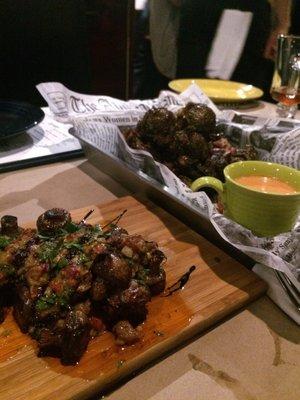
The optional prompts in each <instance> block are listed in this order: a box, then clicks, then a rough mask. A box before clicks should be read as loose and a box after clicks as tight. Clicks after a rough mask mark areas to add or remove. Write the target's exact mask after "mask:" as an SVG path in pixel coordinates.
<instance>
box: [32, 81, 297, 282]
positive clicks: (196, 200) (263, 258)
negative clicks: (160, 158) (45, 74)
mask: <svg viewBox="0 0 300 400" xmlns="http://www.w3.org/2000/svg"><path fill="white" fill-rule="evenodd" d="M37 88H38V90H39V91H40V93H41V94H42V96H43V97H44V98H45V100H46V101H47V103H48V105H49V107H50V109H51V111H52V112H53V113H54V115H55V117H56V118H57V119H58V120H59V121H63V122H69V123H70V122H71V123H72V124H73V126H74V129H75V135H76V137H78V138H79V139H82V140H83V141H85V142H87V143H89V144H91V145H92V146H94V147H96V148H97V149H99V150H101V151H102V152H104V153H106V154H109V155H113V156H115V157H118V158H119V159H121V160H122V161H124V162H125V163H127V164H128V165H129V166H130V167H131V168H132V169H134V170H135V171H136V172H137V173H138V172H140V171H142V172H143V173H144V174H146V175H147V176H149V177H151V178H152V179H155V180H156V181H157V182H159V183H160V184H161V185H162V186H166V187H167V188H168V191H170V192H171V193H172V194H173V195H175V196H176V197H177V198H179V199H180V200H181V201H183V202H185V203H186V204H188V205H189V206H190V207H192V208H193V209H194V210H195V211H196V212H197V213H199V214H201V215H202V216H203V215H204V216H206V217H207V218H209V219H210V221H211V223H212V224H213V226H214V227H215V228H216V230H217V231H218V233H219V234H220V236H221V237H222V238H223V239H225V240H226V241H228V242H229V243H231V244H232V245H234V246H235V247H237V248H238V249H240V250H241V251H243V252H244V253H246V254H247V255H249V256H250V257H252V258H253V259H254V260H255V261H257V262H259V263H262V264H264V265H266V266H268V267H270V268H274V269H278V270H281V271H283V272H285V273H286V274H287V275H288V276H289V278H290V279H291V281H292V282H293V283H294V284H295V286H297V287H298V288H299V290H300V245H299V242H300V219H298V221H297V224H296V226H295V227H294V229H293V230H292V231H291V232H287V233H284V234H281V235H278V236H276V237H273V238H259V237H256V236H255V235H253V234H252V233H251V231H249V230H248V229H246V228H244V227H242V226H241V225H239V224H237V223H235V222H233V221H231V220H229V219H228V218H226V217H225V216H224V215H222V214H219V213H218V212H217V210H216V209H215V207H214V205H213V203H212V202H211V200H210V199H209V198H208V197H207V196H206V194H205V193H204V192H198V193H193V192H192V191H191V190H190V189H189V188H188V187H187V186H186V185H185V184H184V183H183V182H182V181H181V180H180V179H179V178H178V177H177V176H176V175H174V174H173V173H172V171H170V170H169V169H168V168H167V167H166V166H165V165H163V164H161V163H159V162H156V161H155V160H154V159H153V157H152V155H151V154H150V153H148V152H146V151H141V150H134V149H131V148H129V146H128V145H127V143H126V141H125V139H124V137H123V135H122V131H124V129H127V128H130V127H134V126H135V125H136V123H137V121H138V120H139V119H140V118H141V117H142V116H143V115H144V113H145V112H146V111H147V110H148V109H150V108H152V107H153V106H157V107H167V108H168V109H170V110H172V111H176V110H177V109H179V108H180V107H183V106H184V105H185V104H186V103H187V102H189V101H193V102H198V103H203V104H206V105H208V106H209V107H211V108H212V109H213V110H214V111H215V113H216V116H217V120H218V124H221V125H222V126H223V128H224V131H225V134H226V136H227V137H228V138H230V141H231V142H232V144H233V145H235V146H237V147H244V146H245V145H246V144H251V145H253V146H254V147H255V148H256V150H257V151H258V154H259V158H260V159H261V160H264V161H272V162H277V163H281V164H285V165H288V166H290V167H293V168H296V169H300V152H299V148H300V121H296V120H295V121H287V120H279V119H275V118H262V117H255V116H253V115H251V116H249V115H243V114H239V113H236V112H235V111H232V110H226V111H220V110H218V108H217V107H216V106H215V105H214V104H213V103H212V102H211V100H210V99H209V98H208V97H207V96H206V95H205V94H204V93H203V92H202V91H201V90H200V88H199V87H198V86H197V85H195V84H192V85H191V86H190V87H189V88H188V89H187V90H186V91H185V92H183V93H181V94H180V95H178V94H175V93H173V92H169V91H164V92H161V94H160V95H159V97H158V98H157V99H153V100H130V101H127V102H126V101H121V100H118V99H114V98H111V97H108V96H91V95H84V94H79V93H75V92H72V91H70V90H68V89H67V88H65V87H64V86H63V85H62V84H60V83H57V82H50V83H41V84H39V85H38V86H37Z"/></svg>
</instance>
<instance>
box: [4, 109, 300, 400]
mask: <svg viewBox="0 0 300 400" xmlns="http://www.w3.org/2000/svg"><path fill="white" fill-rule="evenodd" d="M242 112H243V113H245V112H247V110H242ZM249 112H251V113H253V114H258V113H259V114H260V115H264V114H265V113H268V115H270V113H273V112H274V107H273V106H271V105H268V104H267V105H266V104H265V103H261V107H260V108H259V109H252V110H249ZM299 114H300V113H299V112H298V115H299ZM298 118H299V117H298ZM126 194H128V192H127V191H126V190H125V189H124V188H123V187H121V186H120V185H119V184H117V183H116V182H115V181H113V180H112V179H111V178H110V177H108V176H107V175H104V174H103V173H101V172H100V171H99V170H97V169H95V168H94V167H93V166H92V165H90V164H89V162H88V161H87V160H85V159H80V160H75V161H74V160H72V161H68V162H63V163H56V164H50V165H46V166H41V167H35V168H29V169H24V170H21V171H15V172H9V173H4V174H0V213H1V214H2V215H3V214H8V213H9V214H15V215H18V216H19V221H20V223H22V222H25V221H29V220H32V219H35V218H36V217H37V216H38V215H39V214H41V213H42V212H43V211H44V210H46V209H48V208H51V207H55V206H61V207H65V208H68V209H74V208H80V207H84V206H86V205H88V204H101V203H104V202H107V201H109V200H113V199H116V198H118V197H121V196H124V195H126ZM0 334H1V327H0ZM299 343H300V329H299V327H298V326H297V325H296V324H295V323H294V322H293V321H292V320H290V319H289V318H288V317H287V316H286V315H285V314H284V313H283V312H282V311H281V310H280V309H279V308H278V307H277V306H276V305H275V304H274V303H272V301H271V300H269V298H268V297H267V296H264V297H262V298H261V299H259V300H257V301H255V302H253V303H252V304H250V305H249V306H247V307H246V308H244V309H243V310H241V311H239V312H237V313H236V314H235V315H233V316H231V317H230V318H228V319H227V320H225V321H223V322H222V323H219V324H218V325H216V326H215V327H213V328H211V329H210V330H209V331H207V332H205V333H202V334H201V335H199V336H198V337H196V338H194V339H193V340H191V341H190V342H189V343H187V344H186V345H184V346H182V347H181V348H179V349H177V350H176V351H174V352H173V353H172V354H170V355H169V356H168V357H165V358H163V359H161V360H158V361H156V362H154V363H153V364H151V365H149V366H148V367H147V368H146V369H144V370H143V371H140V372H139V373H138V374H137V375H136V376H134V377H132V378H131V379H126V380H125V381H123V382H122V383H121V384H119V385H118V387H116V388H115V391H114V392H110V393H108V394H107V393H106V394H105V399H109V400H127V399H128V400H129V399H130V400H135V399H138V400H168V399H173V400H177V399H178V400H179V399H189V400H202V399H208V400H211V399H212V400H279V399H280V400H298V399H299V398H300V380H299V376H300V346H299ZM101 397H102V394H100V395H99V396H97V397H95V398H94V399H93V400H96V399H100V398H101ZM26 400H29V399H26Z"/></svg>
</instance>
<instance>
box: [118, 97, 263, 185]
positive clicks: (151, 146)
mask: <svg viewBox="0 0 300 400" xmlns="http://www.w3.org/2000/svg"><path fill="white" fill-rule="evenodd" d="M124 136H125V139H126V141H127V143H128V145H129V146H130V147H132V148H134V149H139V150H147V151H149V152H150V153H151V154H152V155H153V157H154V158H155V159H156V160H157V161H160V162H161V163H163V164H165V165H166V166H167V167H168V168H169V169H170V170H171V171H173V172H174V174H175V175H177V176H178V177H179V178H180V179H181V180H182V181H183V182H185V183H186V184H187V185H190V183H191V182H192V181H193V180H195V179H196V178H199V177H200V176H204V175H210V176H215V177H217V178H219V179H221V180H223V179H224V176H223V169H224V167H226V165H228V164H230V163H232V162H235V161H240V160H252V159H256V158H257V154H256V151H255V150H254V149H253V148H252V147H251V146H246V147H245V148H243V149H237V148H235V147H233V146H231V144H230V143H229V141H228V140H227V139H226V138H225V137H224V134H223V133H222V132H220V131H219V130H218V127H217V125H216V116H215V113H214V112H213V111H212V110H211V109H210V108H209V107H207V106H205V105H203V104H193V103H189V104H187V105H186V106H185V107H184V108H182V109H181V110H180V111H179V112H178V113H177V114H174V113H172V112H171V111H169V110H167V109H166V108H153V109H151V110H149V111H147V112H146V113H145V115H144V117H143V118H142V119H141V120H140V121H139V123H138V124H137V127H136V129H130V130H127V131H125V132H124Z"/></svg>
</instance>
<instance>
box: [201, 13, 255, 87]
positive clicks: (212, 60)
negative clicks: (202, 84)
mask: <svg viewBox="0 0 300 400" xmlns="http://www.w3.org/2000/svg"><path fill="white" fill-rule="evenodd" d="M252 16H253V14H252V13H251V12H244V11H239V10H224V11H223V13H222V15H221V18H220V21H219V24H218V27H217V30H216V34H215V37H214V40H213V42H212V47H211V49H210V52H209V55H208V59H207V63H206V75H207V76H208V77H209V78H220V79H230V77H231V75H232V74H233V72H234V70H235V67H236V65H237V63H238V62H239V59H240V57H241V54H242V51H243V49H244V46H245V42H246V39H247V36H248V32H249V29H250V25H251V21H252Z"/></svg>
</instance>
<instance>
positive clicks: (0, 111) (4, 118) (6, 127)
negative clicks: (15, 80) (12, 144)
mask: <svg viewBox="0 0 300 400" xmlns="http://www.w3.org/2000/svg"><path fill="white" fill-rule="evenodd" d="M44 117H45V114H44V112H43V111H42V110H41V109H40V108H39V107H36V106H33V105H31V104H28V103H23V102H17V101H8V100H0V140H1V139H8V138H10V137H11V136H14V135H18V134H19V133H22V132H24V131H27V129H30V128H32V127H33V126H35V125H37V124H39V123H40V122H41V121H42V120H43V119H44Z"/></svg>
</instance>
